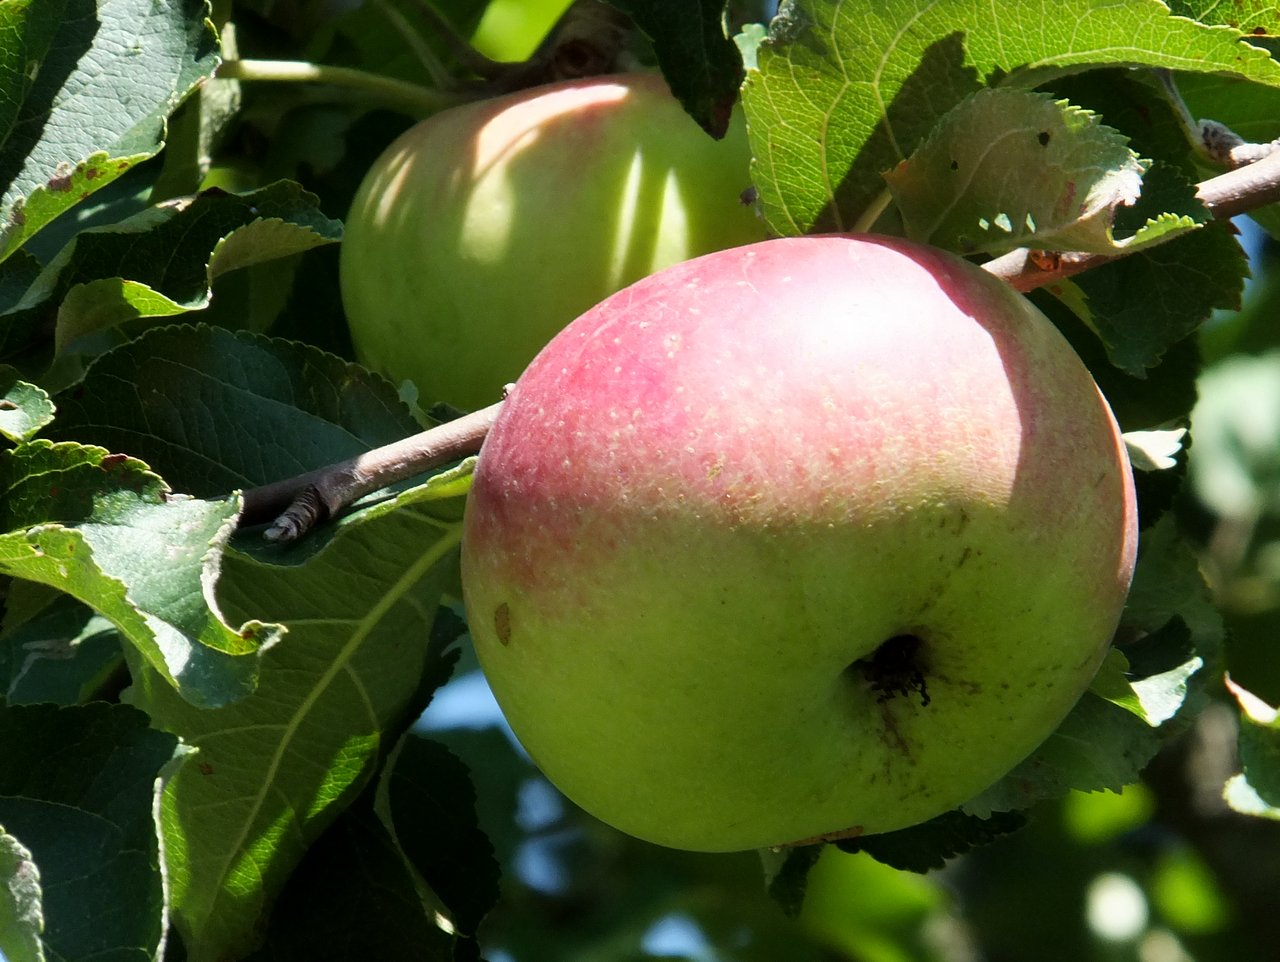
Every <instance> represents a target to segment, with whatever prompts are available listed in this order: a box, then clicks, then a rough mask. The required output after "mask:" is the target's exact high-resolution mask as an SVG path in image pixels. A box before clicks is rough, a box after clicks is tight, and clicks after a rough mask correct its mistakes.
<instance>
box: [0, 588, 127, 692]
mask: <svg viewBox="0 0 1280 962" xmlns="http://www.w3.org/2000/svg"><path fill="white" fill-rule="evenodd" d="M6 608H7V610H6V611H5V619H4V629H3V631H0V698H3V699H5V700H7V701H8V702H9V703H10V704H12V705H33V704H40V703H49V704H55V705H78V704H81V703H83V702H86V701H88V700H90V699H91V698H93V696H94V695H95V694H97V693H99V692H100V691H101V690H102V688H103V686H104V684H105V683H106V682H107V680H108V679H110V678H112V677H113V676H114V675H116V674H117V673H118V672H120V671H122V670H123V667H124V662H123V660H122V659H123V653H122V652H121V650H120V633H119V632H118V631H117V630H116V629H115V627H114V626H113V625H112V624H111V622H109V621H108V620H107V619H106V618H104V617H102V616H101V615H98V614H95V613H94V611H93V609H91V608H89V607H88V606H87V605H85V604H83V603H81V602H79V601H76V600H75V599H74V598H72V597H71V596H69V595H64V594H62V593H61V592H56V591H53V590H52V589H49V588H46V587H44V586H43V585H37V584H34V583H33V582H30V581H16V582H14V583H13V584H12V585H11V586H10V588H9V597H8V599H7V606H6ZM24 609H34V610H27V611H25V612H24ZM19 612H24V614H23V615H19Z"/></svg>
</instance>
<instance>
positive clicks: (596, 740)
mask: <svg viewBox="0 0 1280 962" xmlns="http://www.w3.org/2000/svg"><path fill="white" fill-rule="evenodd" d="M1135 519H1136V507H1135V501H1134V490H1133V483H1132V475H1131V472H1130V469H1129V465H1128V461H1127V458H1126V455H1125V451H1124V445H1123V443H1122V441H1121V437H1120V434H1119V430H1118V428H1117V426H1116V423H1115V420H1114V418H1113V417H1112V415H1111V412H1110V409H1109V408H1108V406H1107V404H1106V401H1105V400H1104V399H1103V397H1102V395H1101V393H1100V392H1099V391H1098V389H1097V387H1096V386H1095V384H1094V382H1093V380H1092V379H1091V377H1090V375H1089V373H1088V371H1087V370H1086V368H1085V367H1084V365H1083V364H1082V363H1081V361H1080V360H1079V359H1078V357H1077V356H1076V354H1075V353H1074V352H1073V351H1072V349H1071V348H1070V346H1069V345H1068V344H1067V342H1066V341H1065V340H1064V339H1063V338H1062V337H1061V336H1060V335H1059V333H1058V331H1057V329H1056V328H1055V327H1054V326H1053V325H1052V323H1051V322H1050V321H1048V320H1047V319H1046V318H1045V317H1044V315H1042V314H1041V313H1039V312H1038V311H1037V310H1036V309H1035V307H1034V306H1032V305H1031V304H1030V303H1029V302H1028V301H1027V300H1025V299H1024V298H1022V297H1021V296H1020V295H1018V294H1017V293H1015V292H1014V291H1013V290H1012V289H1011V288H1009V287H1007V286H1005V285H1004V284H1003V283H1002V282H1000V281H998V280H996V279H995V278H993V277H992V276H990V275H989V274H987V273H986V272H984V271H983V270H981V269H980V268H978V267H976V266H974V265H973V264H970V263H968V262H966V261H963V260H961V259H959V258H957V257H955V256H953V255H951V254H948V253H945V252H942V251H939V250H936V249H931V248H928V247H924V246H920V245H917V244H913V243H909V242H906V241H903V240H897V239H890V238H880V237H872V236H867V235H863V236H834V235H831V236H815V237H803V238H789V239H776V240H769V241H764V242H762V243H758V244H753V245H748V246H744V247H740V248H736V249H732V250H727V251H722V252H718V253H713V254H709V255H706V256H704V257H700V258H697V259H694V260H691V261H689V262H687V263H684V264H680V265H678V266H675V267H672V268H669V269H667V270H664V271H662V272H660V273H657V274H655V275H653V276H651V277H648V278H645V279H644V280H641V281H639V282H638V283H636V284H634V285H633V286H631V287H629V288H627V289H626V290H624V291H622V292H620V293H618V294H615V295H613V296H612V297H610V298H608V299H606V300H605V301H603V302H602V303H601V304H599V305H598V306H596V307H594V308H592V309H591V310H589V311H587V312H586V313H585V314H584V315H583V316H582V317H580V318H578V319H577V320H576V321H574V322H573V323H572V324H570V325H569V326H568V327H567V328H566V329H565V330H564V331H563V332H561V333H560V334H559V335H557V336H556V338H555V339H554V340H552V341H551V342H550V344H548V345H547V347H546V348H545V349H544V350H543V351H542V352H541V353H540V354H539V355H538V357H537V358H536V359H535V360H534V361H533V363H532V364H531V365H530V366H529V368H528V369H527V370H526V371H525V372H524V374H523V375H522V376H521V377H520V379H519V380H518V381H517V382H516V384H515V386H514V388H513V390H512V392H511V394H510V395H509V396H508V398H507V400H506V401H505V402H504V404H503V406H502V409H501V411H500V413H499V415H498V419H497V421H496V423H495V424H494V426H493V428H492V430H491V432H490V433H489V435H488V437H487V438H486V440H485V442H484V446H483V448H482V449H481V452H480V455H479V460H478V463H477V467H476V471H475V478H474V486H473V488H472V491H471V494H470V496H469V498H468V502H467V508H466V515H465V522H464V529H463V549H462V577H463V588H464V596H465V602H466V608H467V612H468V616H469V621H470V625H471V632H472V635H473V637H474V640H475V646H476V651H477V654H478V655H479V658H480V662H481V665H482V667H483V669H484V671H485V673H486V675H487V677H488V679H489V682H490V684H491V685H492V687H493V690H494V693H495V695H496V697H497V700H498V702H499V704H500V705H501V707H502V709H503V712H504V713H505V715H506V717H507V719H508V721H509V722H510V724H511V727H512V729H513V730H514V732H515V734H516V736H517V737H518V738H519V740H520V741H521V742H522V743H523V744H524V746H525V747H526V748H527V749H528V751H529V753H530V755H531V756H532V758H533V759H534V761H535V762H536V763H537V764H538V765H539V766H540V767H541V769H542V770H543V772H544V773H545V774H546V775H547V776H548V777H549V778H550V780H551V781H552V782H553V783H554V784H556V785H557V786H558V787H559V788H560V789H561V790H562V791H563V792H564V793H565V794H566V795H567V796H568V797H569V798H570V799H572V800H573V801H575V802H576V803H578V804H579V805H580V806H581V807H583V808H584V809H586V810H587V811H588V812H590V813H592V814H594V815H595V816H597V817H598V818H600V819H601V820H603V821H605V822H608V823H610V824H612V825H614V826H616V827H618V828H620V829H622V830H623V831H625V832H628V833H631V834H633V835H636V836H638V837H640V838H643V839H648V840H650V841H653V842H657V843H661V844H663V845H668V846H672V847H677V848H684V849H694V850H701V851H729V850H736V849H745V848H752V847H760V846H775V845H781V844H791V843H797V842H801V841H806V840H813V839H817V838H823V837H828V838H829V837H838V836H841V835H844V836H848V835H856V834H859V833H877V832H885V831H890V830H894V829H899V828H903V827H905V826H909V825H913V824H916V823H919V822H922V821H925V820H927V819H929V818H931V817H933V816H936V815H938V814H940V813H943V812H946V811H948V810H950V809H952V808H954V807H956V806H957V805H959V804H961V803H963V802H964V801H966V800H967V799H969V798H971V797H972V796H974V795H975V794H977V793H978V792H980V791H981V790H982V789H984V788H985V787H987V786H988V785H989V784H991V783H992V782H994V781H995V780H997V779H998V778H999V777H1000V776H1001V775H1003V774H1004V773H1005V772H1007V771H1008V770H1009V769H1010V768H1012V767H1013V766H1014V765H1015V764H1017V763H1018V762H1019V761H1020V760H1022V759H1023V758H1024V757H1026V756H1027V755H1028V754H1029V753H1030V752H1031V751H1032V750H1033V749H1034V748H1035V747H1036V746H1037V745H1038V744H1039V743H1040V742H1041V741H1042V740H1043V739H1044V738H1045V737H1046V736H1048V735H1049V734H1050V733H1051V732H1052V731H1053V729H1054V728H1055V726H1057V725H1058V723H1059V722H1060V721H1061V720H1062V718H1063V717H1064V716H1065V715H1066V714H1067V712H1068V711H1069V710H1070V708H1071V707H1072V705H1073V704H1074V703H1075V702H1076V700H1077V699H1078V698H1079V697H1080V695H1081V693H1082V692H1083V691H1084V690H1085V688H1086V687H1087V686H1088V685H1089V682H1090V680H1091V678H1092V677H1093V675H1094V673H1095V670H1096V669H1097V667H1098V664H1099V662H1100V660H1101V659H1102V657H1103V655H1104V653H1105V651H1106V649H1107V647H1108V645H1109V643H1110V641H1111V638H1112V635H1113V633H1114V630H1115V627H1116V624H1117V621H1118V619H1119V616H1120V611H1121V607H1122V606H1123V604H1124V600H1125V596H1126V594H1127V591H1128V586H1129V581H1130V577H1131V575H1132V571H1133V565H1134V555H1135V550H1136V542H1137V527H1136V520H1135Z"/></svg>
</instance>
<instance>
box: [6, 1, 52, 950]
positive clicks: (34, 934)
mask: <svg viewBox="0 0 1280 962" xmlns="http://www.w3.org/2000/svg"><path fill="white" fill-rule="evenodd" d="M2 13H3V9H2V8H0V15H2ZM42 894H43V893H42V892H41V889H40V869H39V868H38V867H37V866H36V863H35V862H34V861H32V859H31V853H30V852H29V851H27V849H26V848H25V847H23V844H22V843H21V842H20V841H18V839H16V838H14V837H13V836H12V835H10V834H9V833H8V832H6V831H5V830H4V828H3V827H0V958H4V959H5V960H6V962H44V958H45V956H44V947H43V946H42V945H41V942H40V934H41V933H42V932H43V931H44V912H43V910H42V906H41V896H42Z"/></svg>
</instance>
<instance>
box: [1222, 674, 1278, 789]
mask: <svg viewBox="0 0 1280 962" xmlns="http://www.w3.org/2000/svg"><path fill="white" fill-rule="evenodd" d="M1228 688H1229V689H1230V691H1231V693H1232V694H1233V695H1234V696H1235V699H1236V703H1237V704H1238V705H1239V706H1240V738H1239V746H1240V764H1241V766H1242V767H1243V769H1244V772H1243V774H1244V777H1245V779H1246V780H1247V781H1248V783H1249V787H1250V788H1251V789H1252V790H1253V791H1254V792H1255V793H1256V794H1257V796H1258V798H1260V799H1261V800H1262V801H1263V802H1265V803H1266V804H1267V805H1269V806H1270V807H1272V808H1276V809H1280V712H1277V711H1276V709H1275V708H1273V707H1272V706H1270V705H1268V704H1267V703H1266V702H1264V701H1263V700H1262V699H1261V698H1258V697H1257V696H1256V695H1254V694H1252V693H1251V692H1249V691H1247V690H1245V689H1244V688H1241V687H1240V686H1239V685H1237V684H1235V683H1234V682H1228Z"/></svg>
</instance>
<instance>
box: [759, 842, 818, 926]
mask: <svg viewBox="0 0 1280 962" xmlns="http://www.w3.org/2000/svg"><path fill="white" fill-rule="evenodd" d="M822 849H823V846H822V845H803V846H801V847H800V848H787V849H765V850H763V851H761V852H760V858H761V861H762V862H763V863H764V876H765V886H766V888H767V889H768V891H769V896H770V897H771V898H772V899H773V900H774V901H775V902H777V903H778V905H779V907H780V908H781V909H782V911H783V912H785V913H786V914H787V915H789V916H792V917H794V916H797V915H799V914H800V909H801V908H803V907H804V893H805V889H806V888H807V887H808V881H809V872H810V870H811V869H812V868H813V867H814V866H815V865H817V864H818V859H819V857H820V856H821V855H822Z"/></svg>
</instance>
